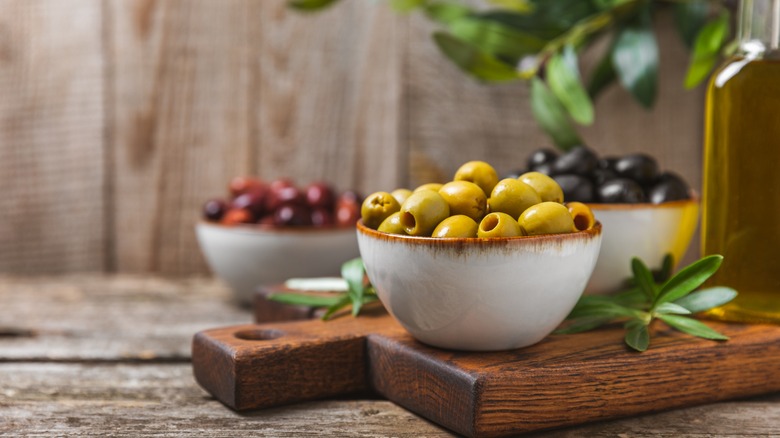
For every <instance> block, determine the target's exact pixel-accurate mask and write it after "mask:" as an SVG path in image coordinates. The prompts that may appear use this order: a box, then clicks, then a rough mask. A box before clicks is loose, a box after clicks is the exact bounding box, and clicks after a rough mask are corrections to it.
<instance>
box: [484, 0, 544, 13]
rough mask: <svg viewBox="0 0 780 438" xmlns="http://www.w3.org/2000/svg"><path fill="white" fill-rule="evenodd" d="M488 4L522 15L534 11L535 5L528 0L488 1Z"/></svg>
mask: <svg viewBox="0 0 780 438" xmlns="http://www.w3.org/2000/svg"><path fill="white" fill-rule="evenodd" d="M488 3H490V4H493V5H496V6H501V7H502V8H503V9H506V10H508V11H514V12H519V13H521V14H527V13H529V12H532V11H533V10H534V5H533V3H531V2H529V1H528V0H488Z"/></svg>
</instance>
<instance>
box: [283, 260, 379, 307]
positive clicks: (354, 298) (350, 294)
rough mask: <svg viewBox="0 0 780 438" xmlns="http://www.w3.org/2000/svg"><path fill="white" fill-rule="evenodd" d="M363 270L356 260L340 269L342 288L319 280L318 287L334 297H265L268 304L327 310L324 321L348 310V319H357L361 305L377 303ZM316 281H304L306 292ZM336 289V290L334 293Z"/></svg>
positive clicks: (374, 291)
mask: <svg viewBox="0 0 780 438" xmlns="http://www.w3.org/2000/svg"><path fill="white" fill-rule="evenodd" d="M365 275H366V268H365V266H364V265H363V260H362V259H360V258H356V259H352V260H349V261H347V262H345V263H344V264H343V265H341V278H342V279H343V280H344V282H343V283H344V284H343V286H341V285H337V286H335V287H334V284H333V282H332V281H330V280H332V279H321V281H320V283H322V284H325V285H326V287H325V289H326V290H330V291H333V292H336V293H333V294H329V295H328V296H322V295H302V294H296V293H275V294H271V295H269V296H268V299H269V300H271V301H277V302H280V303H284V304H292V305H298V306H311V307H327V310H326V311H325V314H324V315H322V319H323V320H328V319H330V318H331V317H333V315H335V314H336V313H337V312H338V311H340V310H342V309H345V308H346V307H349V306H352V316H357V315H358V313H360V309H361V308H362V307H363V305H364V304H367V303H371V302H374V301H376V300H377V296H376V290H375V289H374V287H373V286H372V285H371V284H370V283H368V282H367V281H366V278H365ZM317 283H318V280H317V279H313V280H308V281H307V284H308V286H309V287H308V288H309V289H312V288H316V284H317ZM334 289H336V290H334Z"/></svg>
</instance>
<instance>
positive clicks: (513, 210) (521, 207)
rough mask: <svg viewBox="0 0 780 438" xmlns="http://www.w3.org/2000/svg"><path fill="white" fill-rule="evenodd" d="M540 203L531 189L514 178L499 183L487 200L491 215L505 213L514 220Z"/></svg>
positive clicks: (540, 200)
mask: <svg viewBox="0 0 780 438" xmlns="http://www.w3.org/2000/svg"><path fill="white" fill-rule="evenodd" d="M540 202H542V198H541V197H539V194H538V193H536V190H534V189H533V187H531V186H529V185H528V184H526V183H524V182H522V181H520V180H518V179H514V178H506V179H502V180H501V181H499V182H498V184H496V186H495V187H494V188H493V193H491V194H490V198H489V199H488V205H489V206H490V212H491V213H493V212H501V213H506V214H508V215H510V216H512V217H514V218H517V217H520V215H521V214H523V212H524V211H525V209H526V208H528V207H530V206H532V205H536V204H538V203H540Z"/></svg>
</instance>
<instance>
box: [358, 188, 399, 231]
mask: <svg viewBox="0 0 780 438" xmlns="http://www.w3.org/2000/svg"><path fill="white" fill-rule="evenodd" d="M399 210H401V205H400V204H399V203H398V201H396V200H395V198H394V197H393V195H391V194H390V193H387V192H376V193H372V194H370V195H368V197H367V198H366V199H365V200H364V201H363V205H362V206H361V207H360V217H361V218H362V219H363V224H364V225H365V226H367V227H369V228H373V229H376V228H377V227H378V226H379V224H381V223H382V221H383V220H385V219H387V217H388V216H390V215H391V214H393V213H395V212H397V211H399Z"/></svg>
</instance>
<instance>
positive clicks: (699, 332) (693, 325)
mask: <svg viewBox="0 0 780 438" xmlns="http://www.w3.org/2000/svg"><path fill="white" fill-rule="evenodd" d="M658 318H660V319H661V320H662V321H663V322H665V323H667V324H669V326H670V327H673V328H675V329H677V330H679V331H681V332H683V333H687V334H689V335H693V336H698V337H700V338H705V339H712V340H716V341H725V340H728V338H729V337H728V336H726V335H723V334H721V333H718V332H716V331H715V330H713V329H711V328H709V327H708V326H707V325H705V324H704V323H702V322H699V321H697V320H695V319H691V318H687V317H685V316H678V315H658Z"/></svg>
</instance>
